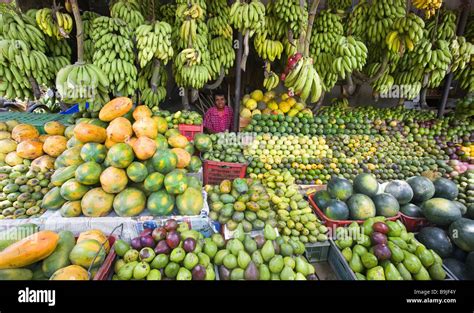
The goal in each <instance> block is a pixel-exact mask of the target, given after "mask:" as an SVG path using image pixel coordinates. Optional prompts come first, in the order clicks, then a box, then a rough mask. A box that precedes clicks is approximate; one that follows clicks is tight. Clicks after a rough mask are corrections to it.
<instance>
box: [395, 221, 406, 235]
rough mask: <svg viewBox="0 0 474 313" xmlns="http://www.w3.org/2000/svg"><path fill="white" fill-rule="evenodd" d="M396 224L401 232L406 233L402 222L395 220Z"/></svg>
mask: <svg viewBox="0 0 474 313" xmlns="http://www.w3.org/2000/svg"><path fill="white" fill-rule="evenodd" d="M396 223H397V224H398V226H400V228H401V229H402V232H406V231H407V228H406V227H405V224H403V223H402V221H400V220H397V221H396Z"/></svg>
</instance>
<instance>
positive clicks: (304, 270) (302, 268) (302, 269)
mask: <svg viewBox="0 0 474 313" xmlns="http://www.w3.org/2000/svg"><path fill="white" fill-rule="evenodd" d="M295 261H296V267H295V269H296V271H297V272H298V273H301V274H303V275H304V276H305V277H306V276H308V275H309V274H312V273H311V269H310V268H309V267H308V265H307V264H308V263H307V262H306V260H304V259H303V258H302V257H300V256H299V257H296V258H295Z"/></svg>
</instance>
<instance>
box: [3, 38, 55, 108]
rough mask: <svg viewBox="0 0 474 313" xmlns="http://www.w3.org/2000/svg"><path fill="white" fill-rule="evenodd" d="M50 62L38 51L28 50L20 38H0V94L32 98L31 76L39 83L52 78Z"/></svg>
mask: <svg viewBox="0 0 474 313" xmlns="http://www.w3.org/2000/svg"><path fill="white" fill-rule="evenodd" d="M50 66H51V65H50V63H49V60H48V58H47V57H46V55H45V54H44V53H42V52H40V51H36V50H30V49H29V48H28V45H27V44H26V43H25V42H24V41H22V40H7V39H4V40H0V74H1V77H2V81H1V82H0V94H1V95H2V96H3V97H4V98H7V99H14V98H20V99H32V98H33V92H32V85H31V82H30V79H31V78H34V79H35V81H36V82H37V83H38V84H40V85H47V84H48V83H49V82H50V81H51V79H52V72H51V69H50Z"/></svg>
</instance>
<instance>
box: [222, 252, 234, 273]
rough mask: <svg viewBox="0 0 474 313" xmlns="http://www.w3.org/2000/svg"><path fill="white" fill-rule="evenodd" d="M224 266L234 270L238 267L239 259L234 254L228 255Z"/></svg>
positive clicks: (223, 261) (223, 262)
mask: <svg viewBox="0 0 474 313" xmlns="http://www.w3.org/2000/svg"><path fill="white" fill-rule="evenodd" d="M222 264H224V266H225V267H226V268H227V269H229V270H232V269H234V268H236V267H237V258H236V257H235V255H233V254H228V255H226V256H225V257H224V260H222Z"/></svg>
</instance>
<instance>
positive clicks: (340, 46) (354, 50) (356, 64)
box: [332, 36, 368, 79]
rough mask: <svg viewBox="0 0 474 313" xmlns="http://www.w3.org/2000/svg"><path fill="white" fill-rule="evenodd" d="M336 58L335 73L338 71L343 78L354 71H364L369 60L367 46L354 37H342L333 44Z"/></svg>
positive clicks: (334, 63)
mask: <svg viewBox="0 0 474 313" xmlns="http://www.w3.org/2000/svg"><path fill="white" fill-rule="evenodd" d="M332 50H333V54H334V60H333V62H332V68H333V73H337V74H338V75H339V76H340V77H341V78H342V79H345V78H346V76H347V75H350V74H351V73H352V72H354V71H356V70H357V71H362V68H363V67H364V65H365V63H366V62H367V53H368V50H367V47H366V46H365V45H364V43H363V42H362V41H358V40H355V39H354V37H352V36H349V37H341V38H340V39H339V40H338V41H337V42H336V43H335V44H334V45H333V48H332Z"/></svg>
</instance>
